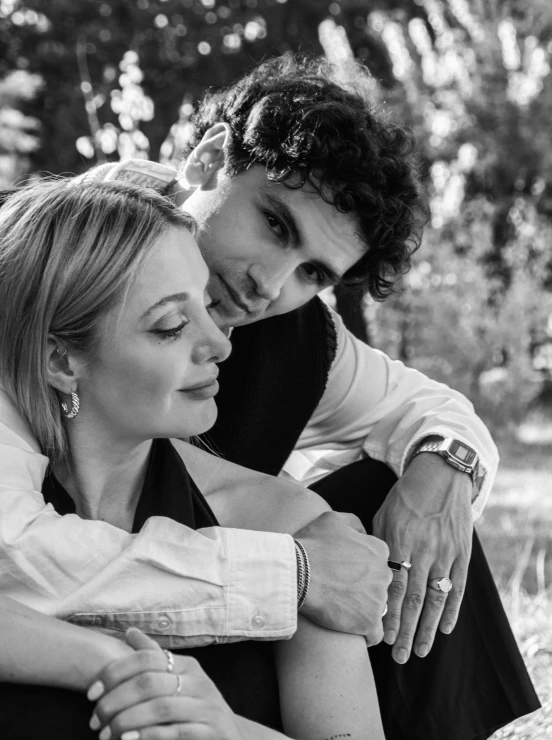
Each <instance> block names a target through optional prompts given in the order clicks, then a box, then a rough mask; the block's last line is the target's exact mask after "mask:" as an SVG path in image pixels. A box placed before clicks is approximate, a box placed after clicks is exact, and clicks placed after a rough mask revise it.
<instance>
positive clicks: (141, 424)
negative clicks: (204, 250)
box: [78, 227, 230, 442]
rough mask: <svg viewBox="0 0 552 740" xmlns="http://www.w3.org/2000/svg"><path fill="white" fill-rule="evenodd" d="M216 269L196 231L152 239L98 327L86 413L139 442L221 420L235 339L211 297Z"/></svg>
mask: <svg viewBox="0 0 552 740" xmlns="http://www.w3.org/2000/svg"><path fill="white" fill-rule="evenodd" d="M208 277H209V274H208V270H207V266H206V264H205V262H204V261H203V258H202V256H201V254H200V251H199V249H198V247H197V244H196V242H195V240H194V238H193V236H192V235H191V234H190V233H189V232H188V231H187V230H186V229H184V228H178V227H172V228H170V229H169V230H168V231H167V232H166V233H165V234H164V235H163V236H161V237H160V238H159V239H158V241H157V243H156V244H155V245H154V246H153V248H152V250H151V252H150V254H149V255H148V256H147V258H146V259H145V261H144V263H143V264H142V265H141V267H140V268H139V271H138V273H137V275H136V278H135V279H134V280H133V281H132V283H131V287H130V289H129V290H128V292H127V294H126V296H125V297H124V299H123V298H122V300H121V303H120V304H119V305H118V306H115V307H114V308H113V309H111V311H110V312H109V313H108V314H106V315H105V316H104V317H103V319H102V321H101V322H100V325H99V327H98V337H99V344H98V348H97V351H96V352H95V354H94V356H93V358H92V360H91V362H90V363H89V364H88V366H87V367H86V369H85V371H84V374H83V375H82V376H81V378H80V379H79V382H78V393H79V396H80V401H81V412H80V414H79V417H80V418H81V420H82V421H81V423H84V421H85V420H86V421H87V422H88V423H92V424H93V425H94V427H98V428H99V429H102V428H103V429H107V430H109V436H110V437H111V438H113V437H114V436H115V437H120V438H124V439H126V440H134V441H137V442H140V441H143V440H146V439H153V438H155V437H186V436H189V435H192V434H200V433H201V432H204V431H206V430H207V429H209V428H210V427H211V426H212V425H213V424H214V422H215V419H216V415H217V408H216V404H215V399H214V396H215V394H216V393H217V391H218V384H217V382H216V377H217V375H218V368H217V366H216V363H217V362H220V361H221V360H224V359H225V358H226V357H228V354H229V352H230V342H229V341H228V339H227V338H226V337H225V336H224V335H223V334H222V333H221V331H220V330H219V329H218V328H217V327H216V326H215V324H214V322H213V321H212V319H211V317H210V315H209V311H208V310H207V305H208V304H209V300H210V299H209V297H208V295H207V294H206V286H207V280H208Z"/></svg>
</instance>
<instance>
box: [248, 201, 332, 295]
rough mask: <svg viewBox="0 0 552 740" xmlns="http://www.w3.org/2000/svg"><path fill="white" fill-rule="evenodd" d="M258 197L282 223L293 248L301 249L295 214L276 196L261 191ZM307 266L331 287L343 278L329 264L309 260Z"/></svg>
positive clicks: (301, 237) (301, 242)
mask: <svg viewBox="0 0 552 740" xmlns="http://www.w3.org/2000/svg"><path fill="white" fill-rule="evenodd" d="M260 195H261V198H262V200H264V202H265V203H266V204H267V205H269V206H271V208H273V209H274V210H275V211H276V213H277V214H278V215H279V216H280V218H281V219H282V221H283V222H284V224H285V226H286V228H287V230H288V232H289V235H290V238H291V243H292V246H293V248H294V249H298V248H299V247H301V246H302V245H303V244H304V238H303V234H302V232H301V227H300V226H299V224H298V223H297V219H296V218H295V214H294V213H293V211H292V210H291V208H290V207H289V206H288V204H287V203H286V202H285V201H284V200H282V199H281V198H279V197H278V196H277V195H274V194H273V193H267V192H266V191H265V190H261V193H260ZM309 264H311V265H313V266H314V267H317V268H318V269H319V270H321V271H322V272H324V273H325V274H326V278H327V282H328V283H331V284H333V285H336V284H337V283H338V282H339V281H340V280H341V278H342V277H343V275H342V273H341V272H339V270H338V269H337V268H336V267H335V266H334V265H333V264H332V263H331V262H326V261H322V260H319V259H314V260H310V262H309Z"/></svg>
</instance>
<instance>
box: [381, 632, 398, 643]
mask: <svg viewBox="0 0 552 740" xmlns="http://www.w3.org/2000/svg"><path fill="white" fill-rule="evenodd" d="M383 639H384V640H385V642H386V643H387V644H388V645H393V644H394V642H395V640H396V639H397V633H396V632H393V631H391V632H387V633H386V634H385V637H384V638H383Z"/></svg>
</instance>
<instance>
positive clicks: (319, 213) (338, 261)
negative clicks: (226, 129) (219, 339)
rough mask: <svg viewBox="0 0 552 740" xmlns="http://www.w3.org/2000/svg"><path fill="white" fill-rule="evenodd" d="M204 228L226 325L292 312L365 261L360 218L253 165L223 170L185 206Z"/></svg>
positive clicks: (214, 294) (219, 315)
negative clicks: (271, 177)
mask: <svg viewBox="0 0 552 740" xmlns="http://www.w3.org/2000/svg"><path fill="white" fill-rule="evenodd" d="M184 208H185V210H187V211H188V212H189V213H191V214H192V215H193V216H194V217H195V218H196V220H197V221H198V224H199V230H198V233H197V234H196V238H197V241H198V243H199V246H200V248H201V251H202V253H203V256H204V258H205V261H206V262H207V265H208V266H209V269H210V272H211V279H210V282H209V295H210V296H211V298H212V300H213V302H214V303H215V305H216V308H215V309H214V312H213V316H214V318H215V320H216V322H217V323H218V324H219V326H223V327H225V326H241V325H244V324H250V323H252V322H253V321H258V320H259V319H263V318H267V317H269V316H276V315H278V314H283V313H287V312H288V311H292V310H293V309H295V308H298V307H299V306H301V305H303V304H304V303H307V302H308V301H309V300H310V299H311V298H312V297H313V296H314V295H316V293H319V292H320V291H321V290H323V289H324V288H327V287H329V286H331V285H334V284H335V283H336V282H337V281H338V280H339V279H340V278H341V276H342V275H343V274H344V273H345V272H347V270H348V269H349V268H351V267H352V266H353V265H354V264H355V263H356V262H357V261H358V260H359V259H360V257H361V256H362V254H363V252H364V251H365V246H364V244H363V243H362V241H361V239H360V237H359V236H358V233H357V231H358V229H357V225H356V219H355V218H354V217H353V216H352V215H351V214H343V213H340V212H339V211H338V210H337V209H336V208H335V207H333V206H330V205H328V204H327V203H326V202H325V201H324V200H323V199H322V198H320V197H319V196H318V195H317V194H316V193H314V192H310V191H309V190H307V189H297V190H294V189H292V188H289V187H287V186H286V185H283V184H280V183H274V182H271V181H270V180H268V178H267V176H266V173H265V170H264V167H261V166H258V165H256V166H253V167H251V168H250V169H249V170H246V171H244V172H242V173H240V174H239V175H237V176H236V177H233V178H230V177H229V176H228V175H226V174H225V173H224V172H222V171H220V170H219V171H218V172H216V173H214V174H213V177H212V178H210V180H209V181H208V182H207V183H205V184H204V185H202V186H201V187H199V188H197V189H196V190H195V191H194V192H193V193H192V194H191V195H190V197H189V198H188V199H187V200H186V202H185V204H184Z"/></svg>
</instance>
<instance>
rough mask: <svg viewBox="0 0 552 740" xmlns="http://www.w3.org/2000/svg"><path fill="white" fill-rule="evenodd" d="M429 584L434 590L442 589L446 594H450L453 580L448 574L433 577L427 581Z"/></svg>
mask: <svg viewBox="0 0 552 740" xmlns="http://www.w3.org/2000/svg"><path fill="white" fill-rule="evenodd" d="M427 585H428V586H429V588H432V589H433V590H434V591H442V592H443V593H444V594H448V592H449V591H451V590H452V581H451V580H450V578H447V577H446V576H443V578H432V579H431V580H430V581H428V582H427Z"/></svg>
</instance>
